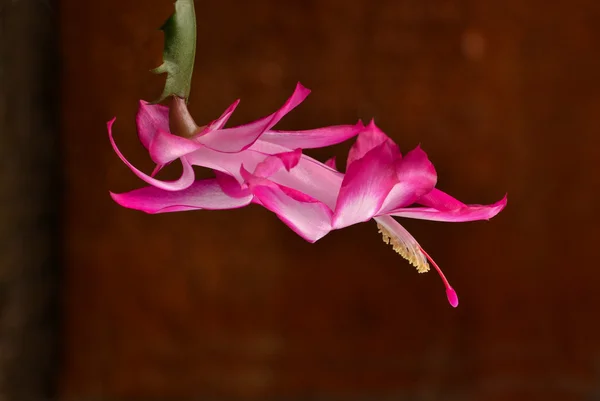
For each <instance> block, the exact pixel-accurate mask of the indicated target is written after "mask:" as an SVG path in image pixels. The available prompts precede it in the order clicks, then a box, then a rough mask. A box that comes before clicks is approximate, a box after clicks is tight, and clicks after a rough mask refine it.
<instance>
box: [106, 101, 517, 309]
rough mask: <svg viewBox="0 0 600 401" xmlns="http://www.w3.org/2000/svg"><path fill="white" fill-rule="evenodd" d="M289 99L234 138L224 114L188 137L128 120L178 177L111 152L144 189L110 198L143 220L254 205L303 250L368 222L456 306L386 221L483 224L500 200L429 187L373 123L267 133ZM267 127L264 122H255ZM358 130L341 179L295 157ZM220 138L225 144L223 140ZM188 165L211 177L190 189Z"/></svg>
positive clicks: (418, 252)
mask: <svg viewBox="0 0 600 401" xmlns="http://www.w3.org/2000/svg"><path fill="white" fill-rule="evenodd" d="M295 95H297V92H296V93H295ZM293 99H294V96H292V98H290V100H288V102H287V103H286V105H284V107H283V108H282V109H280V111H278V112H277V113H275V114H273V115H271V116H269V117H266V118H265V119H262V120H259V121H258V122H255V123H252V124H248V125H246V126H242V127H236V128H233V129H232V130H236V129H237V130H238V131H234V134H232V135H230V134H227V133H226V132H227V131H226V130H223V129H222V126H223V124H224V121H223V122H222V123H221V122H220V121H222V120H223V119H224V120H226V118H227V117H228V116H229V114H231V111H232V110H228V111H226V112H225V114H224V116H226V117H225V118H223V117H222V118H221V119H219V120H217V121H216V122H213V123H211V124H210V125H209V126H208V127H207V128H204V130H201V131H200V133H199V134H196V136H193V137H192V138H191V139H185V138H182V137H180V136H175V135H171V134H169V133H168V132H167V129H168V127H167V125H165V124H167V121H168V116H167V111H166V110H164V109H157V110H161V111H162V117H161V118H158V119H156V120H151V119H146V118H140V115H138V128H139V130H140V139H141V140H142V143H144V145H145V146H146V147H147V148H148V149H149V151H150V154H151V156H152V158H153V160H155V161H156V162H157V164H158V165H159V166H160V165H164V164H166V163H168V162H171V161H173V160H175V159H176V158H180V159H181V161H182V164H183V166H184V173H183V174H182V178H180V180H178V181H175V182H163V181H159V180H155V179H154V178H152V177H149V176H146V175H145V174H143V173H141V172H139V171H138V170H136V169H135V168H134V167H133V166H131V165H130V164H129V163H128V162H127V161H126V160H125V158H124V157H123V156H122V155H121V154H120V153H119V151H118V149H117V148H116V146H115V151H116V152H117V153H118V154H119V156H120V157H121V159H122V160H123V161H124V162H125V163H127V164H128V166H129V167H130V168H132V170H133V171H134V172H135V173H136V174H137V175H138V176H139V177H140V178H142V179H143V180H145V181H146V182H147V183H149V184H150V185H151V186H149V187H145V188H141V189H137V190H134V191H131V192H128V193H124V194H112V196H113V199H114V200H115V201H116V202H117V203H119V204H120V205H122V206H124V207H128V208H132V209H137V210H142V211H145V212H147V213H165V212H175V211H185V210H198V209H232V208H238V207H243V206H246V205H248V204H250V203H257V204H260V205H262V206H263V207H265V208H267V209H269V210H271V211H272V212H274V213H275V214H276V215H277V216H278V217H279V218H280V219H281V220H282V221H283V222H284V223H285V224H287V225H288V226H289V227H290V228H291V229H292V230H294V231H295V232H296V233H297V234H298V235H300V236H301V237H303V238H304V239H306V240H307V241H309V242H315V241H317V240H319V239H320V238H322V237H323V236H325V235H327V234H328V233H329V232H330V231H332V230H335V229H340V228H344V227H348V226H350V225H353V224H356V223H360V222H366V221H368V220H371V219H374V220H375V221H376V223H377V225H378V228H379V231H380V232H381V233H382V235H383V240H384V242H386V243H389V244H391V245H392V246H393V248H394V250H395V251H396V252H398V253H399V254H400V255H401V256H403V257H404V258H406V259H407V260H408V261H409V262H410V263H411V264H413V265H414V266H415V267H416V268H417V271H419V272H425V271H428V270H429V263H428V261H429V262H430V263H431V264H432V265H433V266H434V268H435V269H436V270H437V271H438V273H439V275H440V277H441V278H442V280H443V282H444V285H445V287H446V294H447V297H448V300H449V302H450V304H451V305H452V306H454V307H456V306H457V305H458V297H457V295H456V292H455V291H454V290H453V289H452V287H451V286H450V284H449V283H448V281H447V280H446V278H445V276H444V274H443V273H442V271H441V270H440V268H439V267H438V266H437V264H436V263H435V262H434V261H433V260H432V259H431V257H429V255H428V254H427V253H426V252H425V251H424V250H423V248H422V247H421V246H420V245H419V244H418V242H417V241H416V240H415V239H414V238H413V237H412V235H410V233H409V232H408V231H407V230H406V229H405V228H404V227H402V225H400V224H399V223H398V222H397V221H396V220H395V219H394V218H393V217H394V216H397V217H406V218H416V219H423V220H436V221H449V222H463V221H473V220H485V219H490V218H491V217H493V216H495V215H496V214H498V213H499V212H500V211H501V210H502V209H503V208H504V206H505V205H506V197H504V198H503V199H502V200H500V201H498V202H497V203H494V204H492V205H486V206H483V205H466V204H464V203H462V202H460V201H458V200H457V199H454V198H453V197H451V196H450V195H448V194H446V193H444V192H442V191H440V190H438V189H436V188H435V185H436V182H437V174H436V171H435V169H434V167H433V165H432V164H431V162H430V161H429V159H428V158H427V155H426V154H425V152H424V151H423V150H421V149H420V148H416V149H414V150H412V151H410V152H408V153H407V154H406V155H405V156H404V157H403V156H402V155H401V153H400V151H399V149H398V147H397V145H396V144H395V143H394V142H393V141H392V140H391V139H390V138H388V137H387V135H385V134H384V133H383V132H382V131H381V130H379V128H377V127H376V126H375V124H374V123H371V124H369V126H368V127H366V128H365V127H364V126H362V125H361V124H358V125H356V126H353V127H349V126H343V127H329V128H322V129H318V130H312V131H304V132H285V133H283V132H274V131H269V129H270V127H271V126H272V125H270V124H271V121H273V120H275V118H274V117H272V116H276V115H278V113H279V115H283V114H284V112H282V110H284V111H285V112H287V111H288V110H289V109H291V108H292V106H289V105H290V104H294V103H293ZM302 99H303V98H302ZM296 104H297V103H296ZM144 106H145V105H143V104H142V110H141V112H140V114H141V115H142V116H144V115H145V114H143V113H144V110H143V107H144ZM286 106H287V108H286ZM153 107H156V106H153ZM230 109H231V108H230ZM228 113H229V114H228ZM269 119H270V120H269ZM140 120H141V121H140ZM267 120H268V121H269V123H264V121H267ZM156 121H160V124H163V125H162V126H161V125H160V124H159V123H156ZM261 121H262V122H263V123H260V124H262V125H260V124H259V122H261ZM111 123H112V122H111ZM111 123H109V129H110V124H111ZM189 126H190V127H193V126H194V124H189ZM157 127H159V128H157ZM215 127H216V128H215ZM244 127H245V128H244ZM248 127H250V128H248ZM256 127H259V128H256ZM204 132H208V133H209V134H205V133H204ZM212 132H219V136H217V135H214V136H212V137H209V138H208V139H209V140H207V138H204V139H203V136H204V135H210V133H212ZM249 132H252V134H250V133H249ZM358 132H360V133H359V135H358V138H357V141H356V143H355V144H354V145H353V147H352V148H351V150H350V152H349V155H348V161H347V169H346V173H345V174H344V173H341V172H339V171H337V170H336V169H335V161H334V160H330V161H328V162H326V163H321V162H319V161H317V160H315V159H312V158H310V157H308V156H306V155H303V154H302V150H301V148H303V147H320V146H327V145H329V144H333V143H337V142H340V140H341V139H342V138H344V137H345V138H349V137H351V136H354V135H355V134H356V133H358ZM230 137H232V138H234V139H233V140H232V142H231V143H233V142H235V146H233V145H232V144H231V143H230V142H226V141H228V138H230ZM210 138H215V139H210ZM239 138H243V139H239ZM111 141H112V137H111ZM113 146H114V142H113ZM186 165H187V167H186ZM191 165H199V166H204V167H208V168H211V169H213V170H214V171H215V174H216V178H213V179H206V180H196V181H194V177H193V172H191V173H189V172H188V173H186V168H187V169H189V170H190V171H191ZM186 174H190V175H191V178H189V177H187V175H186ZM184 177H185V179H184ZM415 205H418V206H415Z"/></svg>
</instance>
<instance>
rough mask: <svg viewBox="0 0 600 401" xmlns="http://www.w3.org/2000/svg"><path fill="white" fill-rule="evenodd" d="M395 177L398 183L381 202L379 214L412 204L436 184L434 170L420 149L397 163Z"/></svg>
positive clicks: (412, 151) (411, 152) (409, 153)
mask: <svg viewBox="0 0 600 401" xmlns="http://www.w3.org/2000/svg"><path fill="white" fill-rule="evenodd" d="M396 177H397V178H398V183H397V184H396V185H394V187H393V188H392V190H391V191H390V193H389V195H388V196H387V198H386V199H385V201H384V202H383V205H382V206H381V209H380V210H379V214H387V211H389V210H394V209H398V208H401V207H405V206H408V205H411V204H413V203H414V202H415V201H416V200H417V199H419V198H420V197H421V196H423V195H424V194H427V193H429V192H431V190H432V189H433V188H434V187H435V184H436V182H437V174H436V172H435V168H434V167H433V164H432V163H431V162H430V161H429V159H428V158H427V154H426V153H425V152H424V151H423V150H422V149H421V148H420V147H417V148H416V149H413V150H411V151H410V152H408V153H407V154H406V155H405V156H404V158H403V159H400V160H398V161H397V163H396Z"/></svg>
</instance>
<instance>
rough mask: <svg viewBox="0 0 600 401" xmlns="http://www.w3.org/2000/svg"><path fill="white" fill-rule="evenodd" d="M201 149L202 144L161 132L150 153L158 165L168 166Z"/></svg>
mask: <svg viewBox="0 0 600 401" xmlns="http://www.w3.org/2000/svg"><path fill="white" fill-rule="evenodd" d="M201 147H202V144H201V143H198V142H196V141H193V140H191V139H187V138H183V137H180V136H177V135H173V134H170V133H168V132H165V131H160V130H159V131H158V132H157V133H156V135H154V139H153V140H152V142H150V147H149V148H148V151H149V153H150V157H151V158H152V160H153V161H154V162H155V163H156V164H167V163H170V162H172V161H173V160H177V159H179V158H180V157H182V156H185V155H187V154H190V153H192V152H194V151H196V150H198V149H200V148H201Z"/></svg>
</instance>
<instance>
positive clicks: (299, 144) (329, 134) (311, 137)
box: [260, 121, 365, 149]
mask: <svg viewBox="0 0 600 401" xmlns="http://www.w3.org/2000/svg"><path fill="white" fill-rule="evenodd" d="M364 128H365V126H364V125H363V123H362V122H360V121H359V122H358V123H357V124H356V125H337V126H333V127H324V128H317V129H312V130H306V131H267V132H265V133H264V134H262V135H261V137H260V139H261V141H265V142H271V143H276V144H278V145H282V146H285V147H286V148H288V149H295V148H302V149H313V148H322V147H325V146H330V145H335V144H337V143H340V142H344V141H345V140H347V139H350V138H352V137H354V136H356V135H357V134H358V133H359V132H361V131H362V130H364Z"/></svg>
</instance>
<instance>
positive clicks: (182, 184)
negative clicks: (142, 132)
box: [106, 118, 194, 191]
mask: <svg viewBox="0 0 600 401" xmlns="http://www.w3.org/2000/svg"><path fill="white" fill-rule="evenodd" d="M115 120H116V118H113V119H112V120H110V121H109V122H108V123H107V124H106V126H107V128H108V138H109V139H110V143H111V145H112V147H113V149H114V151H115V153H116V154H117V156H119V158H120V159H121V160H122V161H123V163H125V164H126V165H127V167H129V168H130V169H131V171H133V173H134V174H135V175H137V176H138V177H139V178H140V179H142V180H144V181H145V182H146V183H148V184H150V185H152V186H155V187H157V188H161V189H164V190H165V191H180V190H182V189H185V188H187V187H189V186H190V185H192V183H193V182H194V169H193V168H192V166H191V165H190V164H189V163H188V162H187V160H185V159H181V164H182V166H183V172H182V173H181V177H180V178H179V179H177V180H175V181H161V180H157V179H155V178H152V177H151V176H149V175H147V174H145V173H143V172H142V171H140V170H138V169H137V168H135V167H134V166H133V164H131V163H130V162H129V161H128V160H127V159H126V158H125V156H123V154H122V153H121V151H120V150H119V148H118V147H117V144H116V143H115V140H114V138H113V134H112V126H113V124H114V122H115Z"/></svg>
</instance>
